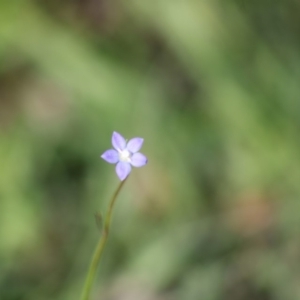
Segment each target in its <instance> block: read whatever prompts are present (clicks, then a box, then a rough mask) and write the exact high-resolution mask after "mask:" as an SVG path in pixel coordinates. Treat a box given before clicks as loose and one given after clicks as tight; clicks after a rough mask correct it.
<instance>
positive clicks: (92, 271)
mask: <svg viewBox="0 0 300 300" xmlns="http://www.w3.org/2000/svg"><path fill="white" fill-rule="evenodd" d="M125 181H126V179H125V180H123V181H121V182H120V184H119V186H118V188H117V189H116V191H115V193H114V194H113V196H112V198H111V200H110V202H109V206H108V210H107V213H106V216H105V219H104V226H103V232H102V234H101V237H100V240H99V242H98V244H97V247H96V250H95V252H94V255H93V258H92V261H91V264H90V268H89V270H88V273H87V277H86V280H85V284H84V288H83V292H82V296H81V300H89V297H90V293H91V289H92V286H93V283H94V281H95V275H96V271H97V268H98V265H99V262H100V259H101V256H102V253H103V250H104V246H105V244H106V241H107V238H108V234H109V229H110V223H111V215H112V211H113V208H114V204H115V202H116V199H117V197H118V195H119V193H120V191H121V189H122V187H123V185H124V183H125Z"/></svg>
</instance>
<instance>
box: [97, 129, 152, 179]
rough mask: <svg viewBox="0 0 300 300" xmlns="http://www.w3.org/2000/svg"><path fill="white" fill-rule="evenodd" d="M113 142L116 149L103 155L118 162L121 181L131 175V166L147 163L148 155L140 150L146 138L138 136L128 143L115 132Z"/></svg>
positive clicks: (114, 162)
mask: <svg viewBox="0 0 300 300" xmlns="http://www.w3.org/2000/svg"><path fill="white" fill-rule="evenodd" d="M111 142H112V145H113V147H114V148H115V149H109V150H107V151H105V152H104V153H103V154H102V155H101V157H102V158H103V159H104V160H105V161H107V162H108V163H110V164H116V173H117V175H118V177H119V178H120V180H121V181H123V180H124V179H125V178H126V177H127V176H128V175H129V173H130V172H131V166H134V167H137V168H139V167H142V166H144V165H146V164H147V162H148V159H147V157H146V156H145V155H144V154H142V153H140V152H138V151H139V150H140V149H141V148H142V145H143V142H144V139H142V138H140V137H136V138H133V139H131V140H129V141H128V143H127V141H126V140H125V139H124V138H123V136H122V135H121V134H120V133H117V132H114V133H113V135H112V138H111Z"/></svg>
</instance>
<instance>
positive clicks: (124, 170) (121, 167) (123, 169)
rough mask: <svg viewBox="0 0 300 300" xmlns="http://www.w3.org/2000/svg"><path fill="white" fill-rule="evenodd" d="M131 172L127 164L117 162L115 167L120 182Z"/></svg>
mask: <svg viewBox="0 0 300 300" xmlns="http://www.w3.org/2000/svg"><path fill="white" fill-rule="evenodd" d="M130 172H131V166H130V164H129V163H127V162H121V161H120V162H119V163H118V164H117V166H116V173H117V175H118V177H119V178H120V180H121V181H123V180H124V179H125V178H126V177H127V176H128V175H129V173H130Z"/></svg>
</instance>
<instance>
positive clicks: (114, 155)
mask: <svg viewBox="0 0 300 300" xmlns="http://www.w3.org/2000/svg"><path fill="white" fill-rule="evenodd" d="M101 157H102V158H103V159H104V160H105V161H107V162H108V163H110V164H115V163H117V162H118V161H119V154H118V151H116V150H115V149H109V150H107V151H105V152H104V153H103V154H102V155H101Z"/></svg>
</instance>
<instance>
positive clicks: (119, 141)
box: [111, 131, 126, 150]
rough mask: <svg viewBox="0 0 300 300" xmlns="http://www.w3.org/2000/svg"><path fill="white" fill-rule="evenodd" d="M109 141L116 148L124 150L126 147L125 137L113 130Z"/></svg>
mask: <svg viewBox="0 0 300 300" xmlns="http://www.w3.org/2000/svg"><path fill="white" fill-rule="evenodd" d="M111 142H112V145H113V146H114V148H115V149H116V150H124V149H125V147H126V141H125V139H124V138H123V137H122V135H121V134H120V133H118V132H115V131H114V132H113V135H112V138H111Z"/></svg>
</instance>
